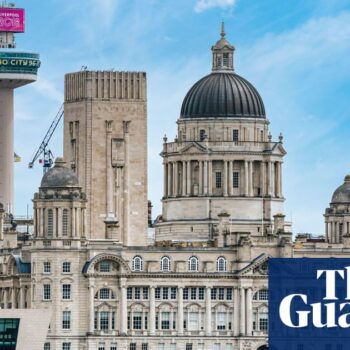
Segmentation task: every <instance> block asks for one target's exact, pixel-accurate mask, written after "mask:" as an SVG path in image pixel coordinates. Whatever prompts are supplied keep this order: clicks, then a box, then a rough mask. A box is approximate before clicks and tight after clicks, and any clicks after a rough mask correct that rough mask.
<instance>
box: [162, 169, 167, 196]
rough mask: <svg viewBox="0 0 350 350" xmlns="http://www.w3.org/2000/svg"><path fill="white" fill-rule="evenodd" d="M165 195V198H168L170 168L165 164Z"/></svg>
mask: <svg viewBox="0 0 350 350" xmlns="http://www.w3.org/2000/svg"><path fill="white" fill-rule="evenodd" d="M163 193H164V197H165V198H166V197H168V166H167V164H166V163H164V164H163Z"/></svg>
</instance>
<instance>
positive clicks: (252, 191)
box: [249, 161, 254, 197]
mask: <svg viewBox="0 0 350 350" xmlns="http://www.w3.org/2000/svg"><path fill="white" fill-rule="evenodd" d="M249 197H254V187H253V161H251V162H249Z"/></svg>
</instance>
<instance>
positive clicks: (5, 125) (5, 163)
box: [0, 1, 40, 213]
mask: <svg viewBox="0 0 350 350" xmlns="http://www.w3.org/2000/svg"><path fill="white" fill-rule="evenodd" d="M24 24H25V11H24V9H21V8H16V7H15V4H14V3H7V2H6V1H3V2H0V203H2V204H3V205H4V209H5V210H6V211H7V212H8V213H12V212H13V210H14V208H13V206H14V185H13V179H14V176H13V168H14V164H13V163H14V148H13V138H14V121H13V110H14V108H13V91H14V89H16V88H18V87H20V86H23V85H26V84H29V83H32V82H34V81H36V77H37V71H38V68H39V67H40V60H39V55H38V54H36V53H29V52H22V51H17V50H15V47H16V42H15V33H24V30H25V28H24Z"/></svg>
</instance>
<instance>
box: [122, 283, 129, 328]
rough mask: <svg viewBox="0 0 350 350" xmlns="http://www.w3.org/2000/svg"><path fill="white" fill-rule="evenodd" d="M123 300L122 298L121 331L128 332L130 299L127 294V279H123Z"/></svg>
mask: <svg viewBox="0 0 350 350" xmlns="http://www.w3.org/2000/svg"><path fill="white" fill-rule="evenodd" d="M120 289H121V300H120V312H121V315H120V332H121V334H127V332H128V300H127V296H126V285H125V281H121V288H120Z"/></svg>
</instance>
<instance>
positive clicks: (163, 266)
mask: <svg viewBox="0 0 350 350" xmlns="http://www.w3.org/2000/svg"><path fill="white" fill-rule="evenodd" d="M160 270H161V271H164V272H166V271H170V258H169V257H167V256H163V257H162V259H161V261H160Z"/></svg>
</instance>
